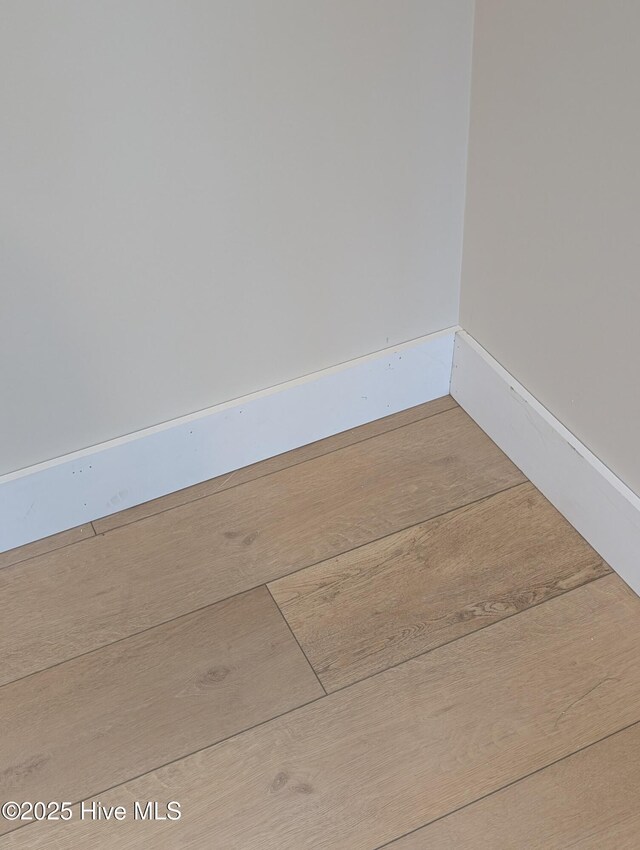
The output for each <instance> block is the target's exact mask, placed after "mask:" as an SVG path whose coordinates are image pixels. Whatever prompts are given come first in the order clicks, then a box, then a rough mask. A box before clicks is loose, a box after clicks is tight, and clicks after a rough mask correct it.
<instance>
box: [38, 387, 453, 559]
mask: <svg viewBox="0 0 640 850" xmlns="http://www.w3.org/2000/svg"><path fill="white" fill-rule="evenodd" d="M459 409H460V405H458V404H456V405H455V406H453V407H448V408H447V409H446V410H439V411H438V412H437V413H430V414H429V415H428V416H422V417H420V418H419V419H415V420H414V421H413V422H407V423H406V424H405V425H398V426H396V427H395V428H389V429H388V430H386V431H381V432H380V433H379V434H372V435H371V436H370V437H363V438H362V439H361V440H356V441H355V442H353V443H349V445H348V446H340V447H339V448H337V449H331V451H328V452H325V453H324V454H321V455H316V457H310V458H307V459H306V460H300V461H298V462H297V463H292V464H291V465H290V466H284V467H282V469H274V470H273V472H265V473H264V475H256V477H255V478H251V479H249V480H248V481H240V482H238V484H233V485H232V486H231V487H225V488H224V490H216V491H215V492H214V493H207V495H206V496H198V497H197V498H196V499H189V501H187V502H182V503H181V504H180V505H174V506H173V507H172V508H164V510H161V511H157V512H155V513H152V514H148V515H147V516H144V517H140V519H134V520H131V522H125V523H123V524H122V525H116V526H114V528H108V529H107V530H106V531H100V532H96V537H103V536H104V535H105V534H111V532H112V531H117V530H118V529H119V528H125V527H126V526H129V525H135V524H136V523H138V522H143V521H144V520H145V519H150V518H151V517H155V516H160V515H161V514H166V513H168V512H169V511H175V510H176V509H177V508H182V507H184V506H185V505H195V503H196V502H201V501H202V500H203V499H210V498H212V497H213V496H217V495H218V494H219V493H226V492H227V491H229V490H235V489H236V487H242V486H243V485H244V484H250V483H251V482H252V481H259V480H260V479H262V478H269V477H270V476H271V475H277V474H278V473H279V472H284V471H285V470H288V469H295V467H296V466H303V465H304V464H305V463H311V462H312V461H314V460H318V458H321V457H329V455H332V454H336V452H342V451H344V450H345V449H350V448H352V447H353V446H359V445H362V444H363V443H367V442H368V441H369V440H375V439H376V438H377V437H382V436H384V435H385V434H392V433H393V432H394V431H400V430H402V428H408V427H409V426H410V425H416V424H417V423H418V422H424V421H426V420H427V419H435V418H436V416H442V414H443V413H451V412H452V411H455V410H459ZM374 421H375V420H374ZM365 424H368V423H365ZM356 427H362V426H356ZM338 433H344V432H343V431H340V432H338ZM331 436H337V434H332V435H331ZM324 439H326V440H329V439H331V437H325V438H324ZM308 445H311V443H309V444H308ZM300 448H304V447H303V446H300ZM290 451H296V450H295V449H291V450H290ZM273 457H278V455H273ZM267 460H271V458H265V461H267ZM258 463H262V461H258ZM243 468H244V467H240V469H243ZM239 471H240V470H239V469H234V470H231V472H229V473H228V475H229V476H231V475H234V474H235V473H236V472H239ZM200 483H204V482H200ZM192 486H196V485H195V484H194V485H192ZM176 492H180V491H179V490H178V491H176ZM167 495H171V494H167ZM159 498H162V496H160V497H159ZM142 504H145V503H144V502H143V503H142ZM131 507H137V505H132V506H131ZM125 510H130V509H129V508H125ZM108 516H109V515H108ZM98 519H102V517H96V520H98ZM77 542H78V543H80V542H82V541H77ZM69 545H70V546H74V545H75V544H74V543H70V544H69ZM64 548H66V547H64ZM35 557H38V556H37V555H36V556H35Z"/></svg>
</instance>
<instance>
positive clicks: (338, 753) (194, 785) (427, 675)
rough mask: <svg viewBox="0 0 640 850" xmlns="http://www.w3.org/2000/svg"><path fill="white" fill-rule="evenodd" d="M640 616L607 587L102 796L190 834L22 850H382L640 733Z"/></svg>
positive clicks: (587, 589)
mask: <svg viewBox="0 0 640 850" xmlns="http://www.w3.org/2000/svg"><path fill="white" fill-rule="evenodd" d="M639 615H640V600H638V598H637V597H635V596H634V595H632V594H631V593H630V591H629V590H628V589H627V588H626V586H625V585H623V583H622V582H621V581H620V579H618V577H617V576H615V575H609V576H605V577H604V578H602V579H599V580H597V581H594V582H592V583H590V584H588V585H585V586H583V587H581V588H578V589H577V590H574V591H571V592H570V593H566V594H564V595H563V596H561V597H558V598H556V599H553V600H551V601H549V602H547V603H545V604H544V605H540V606H538V607H536V608H533V609H530V610H528V611H525V612H523V613H522V614H519V615H518V616H516V617H512V618H510V619H507V620H504V621H502V622H499V623H496V624H494V625H493V626H491V627H490V628H488V629H484V630H482V631H480V632H476V633H475V634H472V635H468V636H467V637H465V638H462V639H461V640H459V641H455V642H454V643H451V644H449V645H447V646H444V647H441V648H439V649H435V650H433V652H430V653H427V654H425V655H422V656H420V657H419V658H414V659H412V660H410V661H407V662H405V663H404V664H401V665H399V666H397V667H394V668H392V669H390V670H387V671H385V672H383V673H380V674H378V675H377V676H375V677H372V678H370V679H367V680H365V681H363V682H359V683H358V684H356V685H353V686H352V687H350V688H346V689H344V690H342V691H340V692H338V693H335V694H332V695H330V696H328V697H325V698H323V699H321V700H319V701H317V702H316V703H314V704H312V705H309V706H306V707H303V708H300V709H298V710H297V711H294V712H292V713H290V714H288V715H286V716H283V717H280V718H277V719H275V720H273V721H271V722H269V723H266V724H264V725H262V726H260V727H258V728H255V729H252V730H249V731H247V732H245V733H243V734H241V735H238V736H236V737H234V738H231V739H229V740H227V741H225V742H222V743H220V744H219V745H217V746H215V747H212V748H210V749H208V750H205V751H202V752H199V753H196V754H194V755H193V756H190V757H188V758H185V759H182V760H180V761H179V762H176V763H174V764H172V765H169V766H167V767H165V768H161V769H159V770H156V771H153V772H151V773H150V774H147V775H146V776H143V777H140V778H139V779H135V780H132V781H130V782H128V783H127V784H126V785H123V786H120V787H119V788H116V789H113V790H112V791H110V792H108V793H105V794H101V795H100V800H101V801H102V802H103V803H104V804H116V803H117V804H122V805H131V804H132V802H133V801H134V800H155V799H158V800H162V801H165V800H168V799H173V800H179V801H180V802H181V803H182V805H183V807H184V811H185V812H186V813H188V814H186V815H185V817H184V819H183V820H182V821H180V822H179V825H178V827H177V828H175V829H173V827H175V824H170V825H167V824H166V823H148V824H144V829H141V828H140V827H141V824H140V823H136V822H133V821H125V822H122V823H119V824H116V825H115V826H113V825H111V824H102V826H103V827H104V829H101V830H100V831H97V830H96V828H95V824H91V823H87V822H78V821H76V822H73V823H70V824H68V825H63V826H62V827H60V825H50V824H43V825H35V826H33V827H32V826H27V827H26V828H24V829H20V830H18V831H17V832H16V833H14V835H13V836H12V838H11V841H10V843H8V845H7V846H9V847H11V848H14V850H16V849H17V848H27V847H28V848H32V849H34V850H38V848H49V847H51V846H52V845H53V840H52V839H53V837H55V839H56V843H55V846H56V847H57V848H58V850H71V848H73V850H84V849H85V848H87V850H88V848H91V850H95V848H107V847H109V848H111V847H113V848H115V847H118V848H119V850H133V848H156V847H170V848H171V847H176V848H177V847H193V848H205V847H211V846H216V847H224V848H225V850H270V848H273V850H304V848H314V850H321V848H325V850H371V848H375V847H379V846H380V845H381V844H384V843H385V842H387V841H390V840H393V839H394V838H398V837H399V836H401V835H404V834H405V833H407V832H408V831H410V830H412V829H415V828H417V827H419V826H421V825H422V824H424V823H426V822H428V821H430V820H433V819H435V818H438V817H441V816H443V815H445V814H447V813H449V812H451V811H452V810H454V809H456V808H458V807H460V806H463V805H465V804H467V803H470V802H472V801H473V800H474V799H477V798H478V797H480V796H483V795H486V794H489V793H491V792H493V791H495V790H497V789H498V788H500V787H501V786H503V785H505V784H507V783H510V782H513V781H515V780H517V779H519V778H521V777H523V776H524V775H526V774H529V773H531V772H532V771H535V770H538V769H540V768H542V767H544V766H546V765H548V764H550V763H551V762H553V761H555V760H556V759H559V758H562V757H563V756H565V755H567V754H569V753H572V752H574V751H575V750H577V749H579V748H581V747H584V746H587V745H589V744H590V743H593V742H595V741H597V740H599V739H601V738H603V737H604V736H606V735H608V734H610V733H612V732H615V731H619V730H620V729H621V728H623V727H624V726H627V725H628V724H630V723H632V722H635V721H637V720H638V719H639V718H640V653H638V651H637V647H638V642H639V641H640V616H639ZM169 830H172V831H171V832H170V831H169Z"/></svg>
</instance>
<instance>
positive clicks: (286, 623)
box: [264, 584, 329, 696]
mask: <svg viewBox="0 0 640 850" xmlns="http://www.w3.org/2000/svg"><path fill="white" fill-rule="evenodd" d="M264 587H265V588H266V590H267V593H268V594H269V596H270V597H271V600H272V602H273V604H274V605H275V606H276V608H277V609H278V613H279V614H280V616H281V617H282V619H283V621H284V624H285V625H286V627H287V629H288V630H289V634H290V635H291V637H292V638H293V639H294V640H295V642H296V643H297V645H298V648H299V650H300V652H301V653H302V654H303V655H304V657H305V660H306V662H307V664H308V665H309V667H310V668H311V670H313V675H314V676H315V677H316V680H317V682H318V684H319V685H320V687H321V688H322V690H323V691H324V695H325V696H328V695H329V694H328V692H327V689H326V688H325V686H324V685H323V684H322V680H321V679H320V676H318V673H317V671H316V668H315V667H314V666H313V664H312V663H311V662H310V661H309V657H308V656H307V653H306V652H305V651H304V649H303V647H302V644H301V643H300V641H299V640H298V636H297V635H296V633H295V632H294V631H293V629H292V628H291V626H290V624H289V621H288V620H287V618H286V617H285V616H284V614H283V612H282V609H281V608H280V606H279V605H278V603H277V602H276V600H275V599H274V598H273V593H271V590H270V588H269V585H268V584H265V585H264Z"/></svg>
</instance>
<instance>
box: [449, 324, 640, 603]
mask: <svg viewBox="0 0 640 850" xmlns="http://www.w3.org/2000/svg"><path fill="white" fill-rule="evenodd" d="M451 395H452V396H453V397H454V398H455V400H456V401H457V402H458V404H460V406H461V407H462V408H463V409H464V410H466V412H467V413H468V414H469V415H470V416H471V418H472V419H474V420H475V421H476V422H477V423H478V425H479V426H480V427H481V428H482V430H483V431H485V432H486V433H487V434H488V435H489V436H490V437H491V439H492V440H494V442H495V443H497V444H498V446H499V447H500V448H501V449H502V451H503V452H505V454H506V455H508V457H509V458H510V459H511V460H512V461H513V462H514V463H515V464H516V466H518V467H519V468H520V469H521V470H522V471H523V472H524V474H525V475H526V476H527V477H528V478H530V479H531V481H532V482H533V483H534V484H535V485H536V487H538V489H539V490H541V491H542V493H544V495H545V496H546V497H547V499H549V501H550V502H551V503H552V504H553V505H555V507H556V508H557V509H558V510H559V511H560V513H562V514H563V515H564V516H565V517H566V518H567V519H568V520H569V522H570V523H571V524H572V525H573V526H574V528H576V529H577V530H578V531H579V532H580V534H582V536H583V537H584V538H585V539H586V540H587V541H588V542H589V543H590V544H591V545H592V546H593V548H594V549H595V550H596V551H597V552H598V553H599V554H600V555H601V556H602V557H603V558H604V560H605V561H607V563H608V564H610V566H611V567H613V569H614V570H615V571H616V572H617V573H619V575H620V576H622V578H623V579H624V580H625V581H626V582H627V584H629V585H630V587H632V588H633V589H634V590H635V591H636V592H637V593H640V555H639V553H640V498H639V497H638V496H637V495H636V494H635V493H634V492H633V491H632V490H630V489H629V488H628V487H627V486H626V485H625V484H624V483H623V482H622V481H621V480H620V479H619V478H618V477H617V476H616V475H614V474H613V472H611V470H610V469H608V468H607V467H606V466H605V465H604V464H603V463H602V462H601V461H600V460H599V459H598V458H597V457H596V456H595V455H594V454H593V453H592V452H591V451H590V450H589V449H588V448H587V447H586V446H585V445H583V444H582V443H581V442H580V440H578V439H577V438H576V437H575V436H574V435H573V434H572V433H571V432H570V431H568V430H567V429H566V428H565V427H564V425H562V423H561V422H559V421H558V420H557V419H556V418H555V417H554V416H553V415H552V414H551V413H549V411H548V410H547V409H546V408H545V407H543V406H542V405H541V404H540V402H539V401H537V400H536V399H535V398H534V397H533V396H532V395H531V394H530V393H529V392H528V391H527V390H526V389H525V388H524V387H523V386H522V385H521V384H520V383H518V381H516V380H515V378H513V377H512V376H511V375H510V374H509V373H508V372H507V371H506V370H505V369H504V368H503V367H502V366H501V365H500V364H499V363H498V362H497V361H496V360H495V359H494V358H493V357H492V356H491V355H490V354H489V353H488V352H487V351H485V349H484V348H482V346H481V345H479V344H478V343H477V342H476V341H475V340H474V339H473V338H472V337H471V336H469V334H467V333H465V332H464V331H460V332H458V333H457V334H456V341H455V351H454V357H453V372H452V376H451Z"/></svg>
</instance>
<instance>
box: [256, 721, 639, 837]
mask: <svg viewBox="0 0 640 850" xmlns="http://www.w3.org/2000/svg"><path fill="white" fill-rule="evenodd" d="M638 724H640V719H638V720H634V721H633V722H632V723H627V725H626V726H622V727H621V728H620V729H616V730H614V731H613V732H608V733H607V734H606V735H603V736H602V738H598V740H597V741H591V743H589V744H585V745H584V747H578V749H577V750H573V751H572V752H570V753H567V754H566V755H564V756H560V758H557V759H554V761H551V762H549V764H545V765H543V766H542V767H538V768H536V769H535V770H532V771H531V773H526V774H524V775H523V776H520V777H518V779H514V780H512V781H511V782H506V783H505V784H504V785H501V786H500V788H494V790H493V791H489V792H488V793H487V794H481V795H480V796H479V797H477V798H476V799H475V800H470V801H469V802H468V803H464V805H462V806H457V807H456V808H455V809H452V810H451V811H450V812H447V813H446V814H444V815H440V817H437V818H433V820H430V821H427V822H426V823H422V824H420V826H417V827H415V829H410V830H409V832H404V833H403V834H402V835H398V836H396V837H395V838H392V839H391V840H390V841H385V843H384V844H379V845H378V846H377V847H375V848H374V850H387V848H391V850H393V848H394V847H395V846H396V845H397V844H399V843H400V842H401V841H403V840H404V839H405V838H409V837H410V836H411V835H415V834H416V833H418V832H420V831H421V830H423V829H427V828H428V827H430V826H432V825H433V824H434V823H438V822H439V821H442V820H446V818H450V817H453V816H454V815H456V814H457V813H458V812H462V811H464V809H468V808H470V807H471V806H476V805H478V804H479V803H482V801H483V800H488V799H489V798H490V797H494V796H495V795H496V794H500V793H501V792H502V791H506V790H507V789H508V788H512V787H513V786H514V785H519V784H520V783H521V782H526V781H527V780H528V779H531V777H533V776H536V775H537V774H538V773H544V771H545V770H548V769H549V768H551V767H553V766H554V765H556V764H560V763H561V762H563V761H566V760H567V759H571V758H573V757H574V756H577V755H578V754H579V753H583V752H585V751H586V750H590V749H591V747H596V746H598V745H599V744H602V743H603V742H604V741H606V740H608V739H609V738H613V737H615V736H616V735H621V734H622V733H623V732H626V731H627V730H629V729H632V728H633V727H634V726H638ZM241 734H242V733H241Z"/></svg>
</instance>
